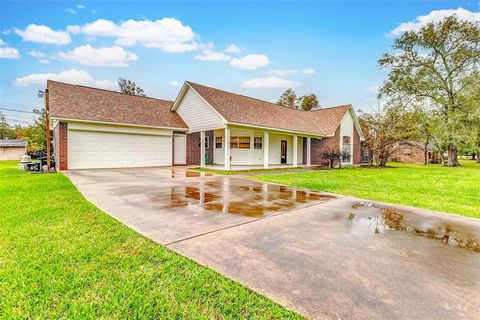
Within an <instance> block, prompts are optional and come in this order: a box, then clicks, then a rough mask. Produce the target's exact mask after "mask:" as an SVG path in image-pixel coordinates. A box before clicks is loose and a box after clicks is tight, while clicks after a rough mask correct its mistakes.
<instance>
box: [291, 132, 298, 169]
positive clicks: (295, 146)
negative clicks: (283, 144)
mask: <svg viewBox="0 0 480 320" xmlns="http://www.w3.org/2000/svg"><path fill="white" fill-rule="evenodd" d="M292 166H293V167H294V168H295V167H297V166H298V137H297V135H293V163H292Z"/></svg>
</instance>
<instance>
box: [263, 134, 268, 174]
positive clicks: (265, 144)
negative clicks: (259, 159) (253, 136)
mask: <svg viewBox="0 0 480 320" xmlns="http://www.w3.org/2000/svg"><path fill="white" fill-rule="evenodd" d="M263 167H264V168H265V169H268V132H267V131H264V132H263Z"/></svg>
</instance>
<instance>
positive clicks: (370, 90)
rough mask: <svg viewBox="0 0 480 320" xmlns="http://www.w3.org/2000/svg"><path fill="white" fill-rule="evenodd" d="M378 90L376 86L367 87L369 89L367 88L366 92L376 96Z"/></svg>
mask: <svg viewBox="0 0 480 320" xmlns="http://www.w3.org/2000/svg"><path fill="white" fill-rule="evenodd" d="M378 89H380V88H379V87H378V86H373V87H369V88H367V92H368V93H371V94H374V95H377V94H378Z"/></svg>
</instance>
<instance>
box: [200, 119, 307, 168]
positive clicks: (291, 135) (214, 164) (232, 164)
mask: <svg viewBox="0 0 480 320" xmlns="http://www.w3.org/2000/svg"><path fill="white" fill-rule="evenodd" d="M312 137H316V136H312V135H307V134H301V133H297V132H288V131H281V130H273V129H266V128H258V127H250V126H242V125H227V126H226V127H225V128H221V129H214V130H209V131H200V141H204V143H200V167H202V168H209V169H213V170H229V171H230V170H233V171H243V170H256V169H275V168H280V169H281V168H297V167H302V166H303V167H306V166H310V161H311V150H310V149H311V138H312Z"/></svg>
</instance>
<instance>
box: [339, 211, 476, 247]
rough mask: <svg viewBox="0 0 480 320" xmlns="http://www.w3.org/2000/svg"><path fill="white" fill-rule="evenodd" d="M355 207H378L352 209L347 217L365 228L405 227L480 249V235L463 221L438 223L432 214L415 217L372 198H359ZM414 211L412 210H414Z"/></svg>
mask: <svg viewBox="0 0 480 320" xmlns="http://www.w3.org/2000/svg"><path fill="white" fill-rule="evenodd" d="M352 208H353V209H361V208H374V209H376V210H375V211H374V212H373V213H374V214H375V215H372V210H371V209H370V210H368V214H367V215H365V214H361V213H360V214H355V213H349V214H348V215H347V221H349V223H352V224H355V225H356V226H358V227H360V228H361V229H362V230H363V231H366V232H369V233H370V232H373V233H374V234H385V233H388V232H389V231H404V232H410V233H413V234H415V235H418V236H421V237H425V238H428V239H433V240H439V241H442V242H443V243H445V244H448V245H451V246H456V247H460V248H465V249H469V250H473V251H476V252H480V240H479V239H480V235H478V234H475V233H472V232H470V231H469V230H466V229H465V228H464V227H462V226H460V225H451V224H446V223H436V225H433V226H432V223H434V221H427V219H431V217H430V218H429V217H421V216H420V215H416V216H415V217H414V218H413V217H409V214H405V213H401V212H399V211H396V210H394V209H392V208H388V207H381V206H379V205H377V204H374V203H371V202H359V203H355V204H354V205H353V206H352ZM410 215H411V214H410Z"/></svg>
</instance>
